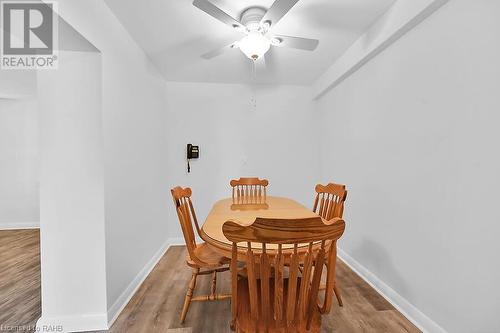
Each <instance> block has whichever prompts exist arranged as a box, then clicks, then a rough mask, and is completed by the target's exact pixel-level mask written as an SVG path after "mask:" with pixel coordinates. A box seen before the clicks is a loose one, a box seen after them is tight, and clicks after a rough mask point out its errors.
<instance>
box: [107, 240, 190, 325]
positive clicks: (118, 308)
mask: <svg viewBox="0 0 500 333" xmlns="http://www.w3.org/2000/svg"><path fill="white" fill-rule="evenodd" d="M183 244H184V239H183V238H168V239H167V240H166V241H165V243H163V245H162V246H161V247H160V249H159V250H158V251H157V252H156V253H155V254H154V255H153V257H151V259H150V260H149V261H148V262H147V263H146V265H144V267H143V268H142V269H141V271H140V272H139V273H138V274H137V275H136V277H135V278H134V280H132V282H130V284H129V285H128V286H127V288H126V289H125V290H124V291H123V293H122V294H121V295H120V297H118V299H117V300H116V301H115V302H114V303H113V305H112V306H111V307H110V308H109V310H108V318H109V319H108V327H111V326H112V325H113V323H114V322H115V320H116V319H117V318H118V316H119V315H120V313H121V312H122V311H123V309H124V308H125V306H126V305H127V304H128V302H129V301H130V299H131V298H132V296H134V294H135V293H136V292H137V290H138V289H139V287H140V286H141V284H142V283H143V282H144V280H145V279H146V278H147V277H148V275H149V273H151V271H152V270H153V268H154V267H155V266H156V264H157V263H158V261H160V259H161V257H163V255H164V254H165V252H167V250H168V249H169V248H170V246H172V245H183Z"/></svg>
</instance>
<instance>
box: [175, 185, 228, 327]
mask: <svg viewBox="0 0 500 333" xmlns="http://www.w3.org/2000/svg"><path fill="white" fill-rule="evenodd" d="M170 191H171V193H172V198H173V199H174V205H175V210H176V211H177V216H178V217H179V222H180V224H181V229H182V233H183V235H184V240H185V242H186V248H187V257H186V263H187V265H188V266H189V267H191V268H192V270H193V273H192V276H191V281H190V282H189V286H188V290H187V293H186V297H185V299H184V306H183V307H182V313H181V323H184V320H185V319H186V314H187V312H188V309H189V304H190V303H191V302H192V301H217V300H223V299H229V298H230V297H231V295H229V294H216V287H217V273H219V272H224V271H227V270H229V266H228V264H229V262H230V259H229V258H226V257H223V256H220V255H219V254H217V253H216V252H215V251H214V250H213V249H212V248H211V247H210V246H209V245H208V244H206V243H199V244H197V243H196V238H195V234H194V230H193V222H194V225H195V227H196V231H197V233H198V235H199V236H200V237H201V231H200V227H199V225H198V220H197V218H196V214H195V211H194V207H193V203H192V202H191V194H192V191H191V189H190V188H189V187H187V188H182V187H179V186H177V187H175V188H173V189H171V190H170ZM207 274H212V285H211V292H210V295H203V296H194V297H193V292H194V289H195V287H196V278H197V277H198V275H207Z"/></svg>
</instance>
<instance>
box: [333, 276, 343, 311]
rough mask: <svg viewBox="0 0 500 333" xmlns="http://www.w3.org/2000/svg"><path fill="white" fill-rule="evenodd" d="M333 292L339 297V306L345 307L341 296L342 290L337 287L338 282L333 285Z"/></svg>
mask: <svg viewBox="0 0 500 333" xmlns="http://www.w3.org/2000/svg"><path fill="white" fill-rule="evenodd" d="M333 291H334V292H335V296H336V297H337V301H338V302H339V305H340V306H344V304H343V303H342V296H341V295H340V289H339V287H338V286H337V282H335V284H334V285H333Z"/></svg>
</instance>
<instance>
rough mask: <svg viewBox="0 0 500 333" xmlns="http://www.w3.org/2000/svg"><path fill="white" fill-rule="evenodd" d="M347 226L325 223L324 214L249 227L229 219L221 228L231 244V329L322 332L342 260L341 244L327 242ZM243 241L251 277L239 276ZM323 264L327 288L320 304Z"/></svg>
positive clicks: (259, 220) (259, 222)
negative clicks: (321, 216) (339, 248)
mask: <svg viewBox="0 0 500 333" xmlns="http://www.w3.org/2000/svg"><path fill="white" fill-rule="evenodd" d="M344 229H345V223H344V221H343V220H341V219H333V220H330V221H329V222H328V224H324V223H323V220H322V219H321V218H320V217H313V218H306V219H294V220H290V219H266V218H257V219H256V220H255V222H254V223H253V224H252V225H250V226H243V225H240V224H237V223H235V222H232V221H228V222H226V223H224V225H223V226H222V231H223V233H224V235H225V236H226V238H227V239H228V240H229V241H231V242H232V261H231V294H232V296H231V312H232V322H231V328H232V329H233V330H236V332H246V333H253V332H281V333H288V332H297V333H299V332H300V333H301V332H320V329H321V314H327V313H329V312H330V309H331V305H332V297H333V295H332V294H333V284H334V280H335V279H334V277H335V264H336V259H337V247H336V246H330V247H327V246H326V243H327V242H333V244H335V243H336V241H337V239H339V238H340V236H342V234H343V232H344ZM238 243H239V244H240V246H243V247H244V248H245V249H246V257H245V261H246V269H247V274H246V276H243V275H241V274H238V272H239V271H238V266H237V258H238ZM252 243H253V244H254V245H253V246H254V247H253V248H252ZM255 244H258V246H257V248H255ZM276 244H277V246H276ZM276 247H277V249H271V248H276ZM304 247H305V248H304ZM299 249H300V251H299ZM304 249H305V250H304ZM325 262H327V263H328V265H327V266H325V265H324V263H325ZM301 265H302V269H301V270H299V267H301ZM324 267H326V268H327V280H326V281H327V282H326V283H327V287H326V293H325V298H324V301H323V302H321V301H320V300H319V298H318V292H319V287H320V282H321V276H322V272H323V269H324Z"/></svg>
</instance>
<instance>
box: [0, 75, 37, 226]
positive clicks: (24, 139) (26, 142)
mask: <svg viewBox="0 0 500 333" xmlns="http://www.w3.org/2000/svg"><path fill="white" fill-rule="evenodd" d="M0 81H1V80H0ZM0 94H1V90H0ZM38 166H39V163H38V105H37V101H36V99H35V98H26V99H0V229H13V228H26V227H36V226H37V225H39V219H40V217H39V195H38Z"/></svg>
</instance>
